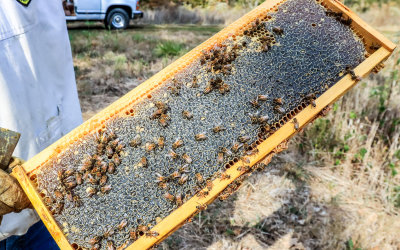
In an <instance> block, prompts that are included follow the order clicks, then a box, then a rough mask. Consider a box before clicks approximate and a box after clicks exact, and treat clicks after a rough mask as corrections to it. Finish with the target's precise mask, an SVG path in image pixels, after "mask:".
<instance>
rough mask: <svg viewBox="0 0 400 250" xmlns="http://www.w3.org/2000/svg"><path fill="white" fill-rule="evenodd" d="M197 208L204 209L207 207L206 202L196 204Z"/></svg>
mask: <svg viewBox="0 0 400 250" xmlns="http://www.w3.org/2000/svg"><path fill="white" fill-rule="evenodd" d="M196 208H197V210H199V211H204V210H206V209H207V204H200V203H199V205H197V206H196Z"/></svg>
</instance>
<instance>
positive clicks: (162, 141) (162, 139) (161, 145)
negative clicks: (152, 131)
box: [157, 136, 165, 149]
mask: <svg viewBox="0 0 400 250" xmlns="http://www.w3.org/2000/svg"><path fill="white" fill-rule="evenodd" d="M157 146H158V148H159V149H163V148H164V146H165V137H163V136H160V137H159V138H158V140H157Z"/></svg>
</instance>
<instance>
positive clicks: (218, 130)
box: [213, 125, 226, 133]
mask: <svg viewBox="0 0 400 250" xmlns="http://www.w3.org/2000/svg"><path fill="white" fill-rule="evenodd" d="M224 130H226V128H225V127H223V126H222V125H217V126H215V127H214V128H213V132H214V133H219V132H222V131H224Z"/></svg>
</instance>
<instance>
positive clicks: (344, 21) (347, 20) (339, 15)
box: [325, 10, 352, 26]
mask: <svg viewBox="0 0 400 250" xmlns="http://www.w3.org/2000/svg"><path fill="white" fill-rule="evenodd" d="M325 14H326V15H327V16H330V17H334V18H336V20H337V21H339V22H341V23H342V24H344V25H346V26H349V25H350V24H351V23H352V20H351V18H350V17H347V18H346V17H344V16H343V13H342V12H334V11H332V10H326V11H325Z"/></svg>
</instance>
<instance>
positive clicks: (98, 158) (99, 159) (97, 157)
mask: <svg viewBox="0 0 400 250" xmlns="http://www.w3.org/2000/svg"><path fill="white" fill-rule="evenodd" d="M102 160H103V159H102V158H101V157H100V156H99V155H93V157H92V162H97V161H102Z"/></svg>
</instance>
